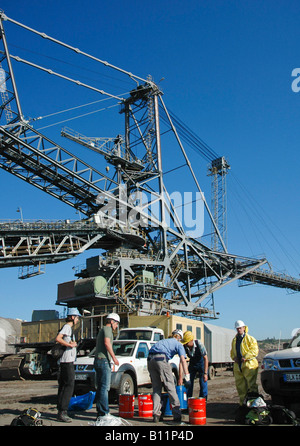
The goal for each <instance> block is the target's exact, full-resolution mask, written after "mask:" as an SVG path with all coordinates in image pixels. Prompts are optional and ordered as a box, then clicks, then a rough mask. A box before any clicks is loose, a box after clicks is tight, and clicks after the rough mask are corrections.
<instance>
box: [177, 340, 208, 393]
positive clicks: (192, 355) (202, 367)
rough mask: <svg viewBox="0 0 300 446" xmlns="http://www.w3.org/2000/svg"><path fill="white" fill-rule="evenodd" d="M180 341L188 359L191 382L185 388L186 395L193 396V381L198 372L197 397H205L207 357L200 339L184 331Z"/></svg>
mask: <svg viewBox="0 0 300 446" xmlns="http://www.w3.org/2000/svg"><path fill="white" fill-rule="evenodd" d="M181 343H182V344H183V346H184V349H185V351H186V354H187V357H188V358H189V360H190V361H189V373H190V382H191V384H190V385H189V386H188V388H187V397H188V398H192V397H193V389H194V381H195V378H196V375H197V373H199V384H200V392H199V397H201V398H205V399H207V379H208V377H207V371H208V357H207V351H206V348H205V346H204V345H203V344H202V343H201V342H200V341H198V340H197V339H194V335H193V333H192V332H191V331H186V332H185V333H184V334H183V339H182V341H181ZM180 376H181V374H180ZM181 384H182V382H181V380H180V382H179V385H181Z"/></svg>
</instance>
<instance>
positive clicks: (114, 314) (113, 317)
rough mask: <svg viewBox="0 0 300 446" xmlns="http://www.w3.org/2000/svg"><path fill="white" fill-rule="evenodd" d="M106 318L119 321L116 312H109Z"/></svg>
mask: <svg viewBox="0 0 300 446" xmlns="http://www.w3.org/2000/svg"><path fill="white" fill-rule="evenodd" d="M107 319H113V320H114V321H116V322H120V316H119V315H118V314H117V313H109V314H108V315H107Z"/></svg>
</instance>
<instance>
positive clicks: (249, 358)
mask: <svg viewBox="0 0 300 446" xmlns="http://www.w3.org/2000/svg"><path fill="white" fill-rule="evenodd" d="M235 328H236V331H237V334H236V336H235V337H234V338H233V340H232V345H231V352H230V356H231V359H232V360H233V361H234V366H233V373H234V377H235V384H236V389H237V392H238V394H239V398H240V406H242V405H243V402H244V400H245V397H246V395H247V393H248V392H255V393H258V386H257V383H256V380H257V373H258V362H257V359H256V357H257V355H258V345H257V341H256V339H255V338H254V337H253V336H250V335H249V334H248V327H247V326H246V325H245V324H244V322H243V321H241V320H238V321H236V322H235Z"/></svg>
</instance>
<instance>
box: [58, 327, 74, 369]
mask: <svg viewBox="0 0 300 446" xmlns="http://www.w3.org/2000/svg"><path fill="white" fill-rule="evenodd" d="M60 334H62V335H63V340H64V341H66V342H68V343H69V342H71V341H74V340H75V337H74V335H73V331H72V328H71V327H70V325H69V324H65V325H64V326H63V328H62V329H61V330H60ZM75 359H76V347H67V348H66V350H65V351H64V353H63V355H62V357H61V358H60V360H59V362H74V361H75Z"/></svg>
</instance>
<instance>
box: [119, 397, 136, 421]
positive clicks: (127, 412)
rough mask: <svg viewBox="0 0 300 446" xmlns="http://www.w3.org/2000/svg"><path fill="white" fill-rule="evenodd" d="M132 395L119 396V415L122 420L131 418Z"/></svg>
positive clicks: (132, 407)
mask: <svg viewBox="0 0 300 446" xmlns="http://www.w3.org/2000/svg"><path fill="white" fill-rule="evenodd" d="M133 413H134V395H120V396H119V415H120V417H122V418H133Z"/></svg>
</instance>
